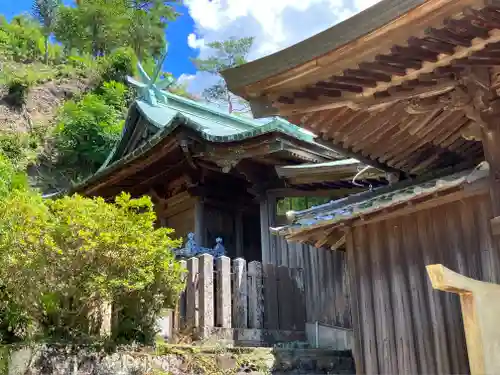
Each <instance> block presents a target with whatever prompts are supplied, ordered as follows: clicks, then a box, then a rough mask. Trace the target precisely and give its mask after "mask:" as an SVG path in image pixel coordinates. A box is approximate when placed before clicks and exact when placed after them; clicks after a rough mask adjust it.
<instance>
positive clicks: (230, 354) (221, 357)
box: [156, 344, 273, 375]
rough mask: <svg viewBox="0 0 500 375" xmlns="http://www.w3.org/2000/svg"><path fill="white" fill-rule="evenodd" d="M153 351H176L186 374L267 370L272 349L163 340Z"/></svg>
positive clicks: (226, 373) (213, 374) (221, 374)
mask: <svg viewBox="0 0 500 375" xmlns="http://www.w3.org/2000/svg"><path fill="white" fill-rule="evenodd" d="M156 355H175V356H177V357H179V358H180V359H181V360H182V363H183V365H182V367H183V370H184V371H185V372H186V373H189V374H210V375H233V374H238V373H245V372H259V373H261V374H270V373H271V368H272V365H273V355H272V350H271V349H268V348H232V347H224V346H215V347H197V346H190V345H169V344H162V345H161V346H159V347H157V348H156Z"/></svg>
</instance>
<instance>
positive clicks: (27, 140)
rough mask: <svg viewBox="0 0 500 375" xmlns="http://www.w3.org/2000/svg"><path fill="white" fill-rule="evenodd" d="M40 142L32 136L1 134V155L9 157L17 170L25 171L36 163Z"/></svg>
mask: <svg viewBox="0 0 500 375" xmlns="http://www.w3.org/2000/svg"><path fill="white" fill-rule="evenodd" d="M38 148H39V140H38V139H37V137H36V136H32V135H31V134H22V133H14V132H0V153H1V154H3V156H5V157H7V158H8V159H9V160H10V162H11V163H12V164H13V165H14V167H15V168H16V169H19V170H24V169H25V168H26V166H27V165H28V164H29V163H30V162H32V161H34V159H35V158H36V154H37V152H38Z"/></svg>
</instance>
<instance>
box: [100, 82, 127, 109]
mask: <svg viewBox="0 0 500 375" xmlns="http://www.w3.org/2000/svg"><path fill="white" fill-rule="evenodd" d="M98 92H99V94H100V96H101V98H102V99H103V100H104V102H105V103H106V104H108V105H110V106H112V107H113V108H115V109H116V110H117V111H123V110H124V109H125V108H126V97H127V87H126V86H125V85H124V84H123V83H120V82H115V81H111V82H104V83H103V85H102V86H101V87H100V88H99V90H98Z"/></svg>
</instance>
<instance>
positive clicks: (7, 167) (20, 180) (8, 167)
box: [0, 151, 28, 200]
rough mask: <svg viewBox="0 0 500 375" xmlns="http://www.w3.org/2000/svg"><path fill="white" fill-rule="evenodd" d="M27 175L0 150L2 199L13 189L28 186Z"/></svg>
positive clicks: (0, 193)
mask: <svg viewBox="0 0 500 375" xmlns="http://www.w3.org/2000/svg"><path fill="white" fill-rule="evenodd" d="M27 181H28V180H27V178H26V176H25V175H24V174H23V173H21V172H20V170H19V169H18V168H16V167H15V166H14V164H13V163H12V162H11V161H10V160H9V159H8V158H7V157H6V156H5V155H4V154H3V153H2V152H1V151H0V200H1V199H3V198H5V197H7V196H8V195H9V194H10V193H11V192H12V191H17V190H23V191H24V190H26V189H27V188H28V183H27Z"/></svg>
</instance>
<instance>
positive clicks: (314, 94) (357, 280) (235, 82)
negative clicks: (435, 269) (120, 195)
mask: <svg viewBox="0 0 500 375" xmlns="http://www.w3.org/2000/svg"><path fill="white" fill-rule="evenodd" d="M223 75H224V76H225V78H226V80H227V82H228V85H229V87H230V88H231V90H232V91H233V92H235V93H237V94H239V95H241V96H243V97H245V98H246V99H248V100H249V101H250V102H251V104H252V109H253V111H254V114H255V115H256V116H257V117H258V116H269V115H282V116H284V117H286V118H287V119H288V120H290V121H291V122H292V123H295V124H297V125H300V126H302V127H304V128H307V129H308V130H311V131H313V132H315V133H316V134H318V135H320V137H321V138H322V140H323V142H324V144H328V145H330V146H331V147H332V148H334V149H336V150H337V151H339V152H343V153H344V154H345V155H348V156H349V157H353V158H356V159H358V160H360V161H362V162H363V163H366V164H368V165H372V166H374V167H377V168H379V169H382V170H385V171H387V172H390V173H393V174H394V175H397V176H399V180H400V183H399V188H397V187H396V186H394V187H393V188H391V189H389V190H386V191H385V192H384V191H378V192H377V191H375V192H372V193H370V194H365V195H363V194H362V195H361V196H354V197H351V198H348V199H347V200H346V201H342V202H340V203H333V204H331V205H329V206H327V207H322V208H319V209H318V210H309V212H305V213H297V215H296V217H292V219H294V225H292V226H290V227H286V228H282V229H281V230H279V232H280V233H281V234H283V235H285V236H288V238H289V239H294V240H296V241H300V242H304V243H314V244H316V243H321V242H323V243H324V244H325V245H327V246H332V247H334V248H336V247H338V246H339V245H341V244H342V243H345V249H346V251H347V257H348V259H349V274H350V290H351V301H352V311H353V326H354V331H355V332H354V333H355V350H354V352H355V353H354V354H355V358H356V369H357V371H358V372H359V373H360V374H365V373H369V374H402V373H405V374H406V373H412V374H415V373H420V374H449V373H467V372H469V365H468V362H467V355H466V345H465V336H464V332H463V326H462V318H461V314H460V305H459V300H458V296H454V295H452V294H448V295H442V294H440V293H438V292H436V291H434V290H433V289H432V287H431V285H430V283H429V281H428V278H427V275H426V273H425V266H426V265H429V264H434V263H439V264H443V265H444V266H446V267H449V268H451V269H454V270H457V271H459V272H460V273H461V274H463V275H466V276H468V277H472V278H475V279H478V280H481V281H487V282H499V281H500V279H499V277H500V244H499V235H500V228H499V224H500V121H499V120H498V119H499V118H500V91H499V89H500V2H499V1H496V0H488V1H486V0H427V1H424V0H382V1H381V2H380V3H378V4H377V5H375V6H373V7H371V8H369V9H367V10H366V11H364V12H362V13H360V14H358V15H356V16H354V17H352V18H351V19H348V20H346V21H344V22H342V23H341V24H339V25H336V26H334V27H332V28H331V29H329V30H326V31H324V32H323V33H321V34H318V35H316V36H314V37H312V38H310V39H309V40H306V41H304V42H302V43H299V44H297V45H295V46H292V47H290V48H288V49H285V50H283V51H280V52H278V53H276V54H274V55H271V56H269V57H266V58H263V59H260V60H256V61H254V62H251V63H248V64H245V65H242V66H240V67H238V68H234V69H231V70H228V71H226V72H224V73H223ZM480 163H481V164H480ZM479 164H480V165H481V167H480V168H479V169H482V170H484V171H487V172H486V173H487V178H480V179H475V180H474V182H471V181H469V180H470V179H469V177H468V175H469V174H474V172H473V171H472V170H471V169H472V168H473V167H474V166H477V165H479ZM483 167H484V168H483ZM455 172H461V173H464V175H461V176H458V177H457V175H456V174H455ZM448 175H449V176H448ZM445 176H448V177H447V178H445V179H444V180H443V179H441V177H445ZM436 177H439V178H438V179H437V180H436V179H435V178H436ZM450 181H452V182H450ZM453 181H454V182H453ZM429 183H431V185H433V184H436V186H434V187H433V188H430V187H429V186H428V185H427V184H429Z"/></svg>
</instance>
